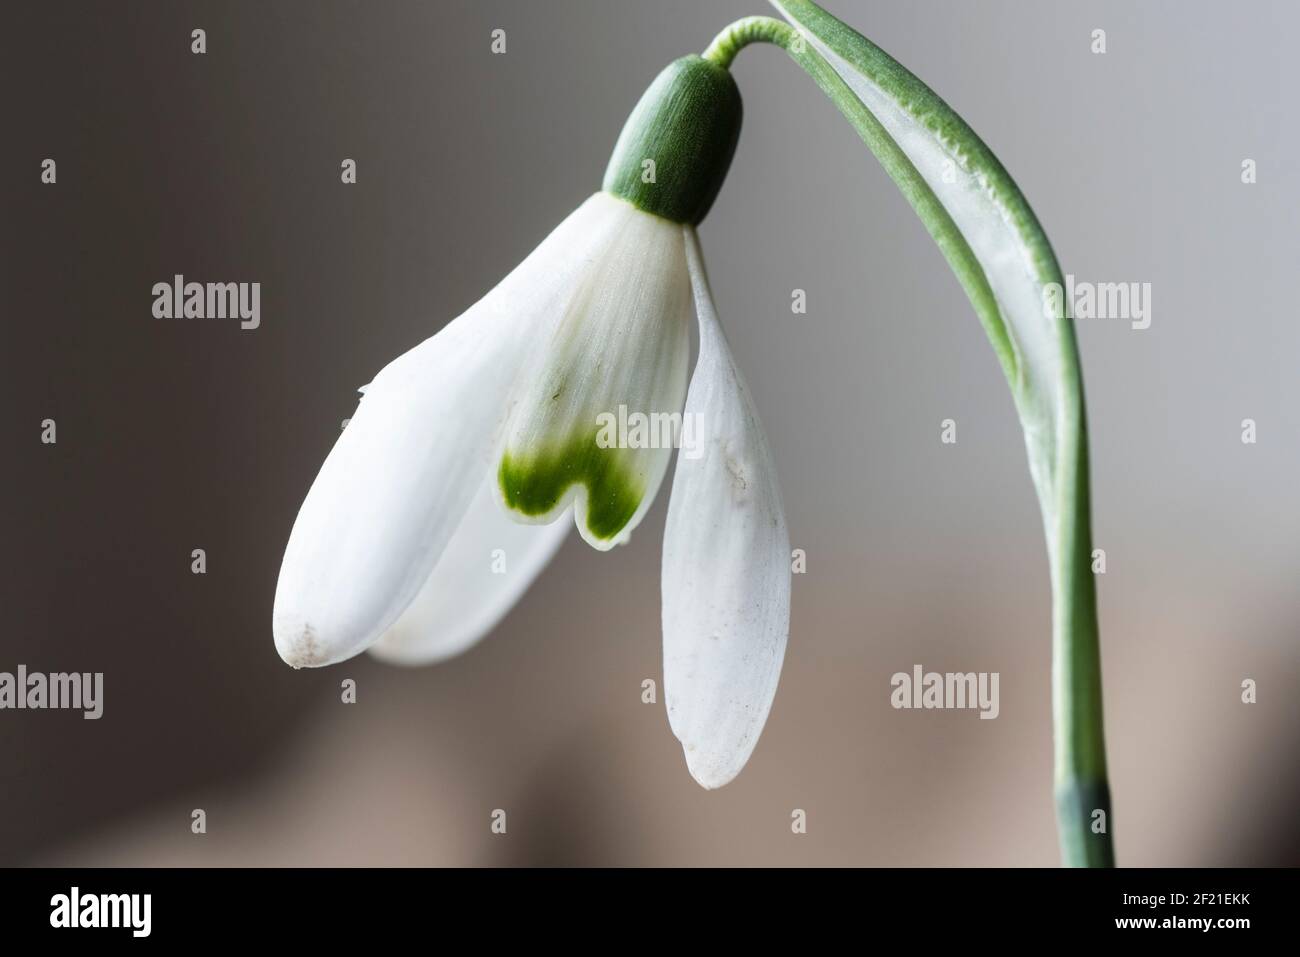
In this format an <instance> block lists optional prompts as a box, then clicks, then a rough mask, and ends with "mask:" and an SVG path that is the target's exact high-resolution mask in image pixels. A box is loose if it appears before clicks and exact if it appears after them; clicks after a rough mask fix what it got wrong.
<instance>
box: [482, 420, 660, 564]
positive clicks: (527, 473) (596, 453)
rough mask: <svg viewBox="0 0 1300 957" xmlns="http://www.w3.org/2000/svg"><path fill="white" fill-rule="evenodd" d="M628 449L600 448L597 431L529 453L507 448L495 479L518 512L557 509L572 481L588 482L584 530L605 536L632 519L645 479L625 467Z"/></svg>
mask: <svg viewBox="0 0 1300 957" xmlns="http://www.w3.org/2000/svg"><path fill="white" fill-rule="evenodd" d="M628 455H629V453H628V451H627V450H626V449H617V448H601V447H600V446H599V445H597V444H596V435H595V433H592V434H590V435H585V436H574V437H573V438H572V439H570V440H569V441H568V442H566V443H565V444H564V445H561V446H557V447H555V448H553V449H546V450H544V451H541V452H538V453H530V454H528V455H515V454H512V453H511V452H510V451H509V450H507V451H506V452H505V453H504V454H503V455H502V457H501V468H500V469H499V470H498V471H497V482H498V483H499V484H500V486H501V492H502V495H503V497H504V499H505V503H506V505H507V506H509V507H510V508H511V509H513V510H514V511H516V512H519V513H520V514H522V515H529V516H534V517H536V516H539V515H546V514H548V513H550V512H552V511H554V510H555V508H556V506H557V505H559V504H560V502H561V501H562V500H563V498H564V495H565V493H566V492H568V490H569V489H570V488H572V487H573V486H575V485H585V486H586V487H587V520H586V525H587V531H588V532H590V533H591V535H592V536H593V537H595V538H598V539H600V540H601V541H609V540H610V539H612V538H613V537H614V536H615V535H617V534H618V533H619V532H620V531H622V530H623V527H624V526H625V525H627V523H628V522H629V521H631V520H632V516H633V515H635V514H636V510H637V508H638V507H639V506H640V504H641V499H642V497H643V496H644V495H645V482H644V481H643V480H642V479H640V478H639V477H638V476H637V475H635V474H634V472H633V471H632V469H630V468H629V467H628V462H627V459H628Z"/></svg>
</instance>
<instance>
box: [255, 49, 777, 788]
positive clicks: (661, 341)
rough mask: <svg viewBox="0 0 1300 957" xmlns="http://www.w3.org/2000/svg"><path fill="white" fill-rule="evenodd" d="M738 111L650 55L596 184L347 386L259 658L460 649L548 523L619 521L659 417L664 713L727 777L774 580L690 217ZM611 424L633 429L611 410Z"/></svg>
mask: <svg viewBox="0 0 1300 957" xmlns="http://www.w3.org/2000/svg"><path fill="white" fill-rule="evenodd" d="M740 123H741V104H740V95H739V92H738V91H737V89H736V85H735V81H734V80H733V79H732V77H731V74H730V73H729V72H728V71H727V70H726V69H724V68H723V67H720V66H718V65H717V64H715V63H712V62H710V61H708V60H705V59H703V58H701V57H698V56H690V57H683V58H682V59H680V60H677V61H675V62H674V63H672V64H670V65H669V66H668V67H667V68H666V69H665V70H664V71H663V72H662V73H661V74H660V75H659V77H658V78H657V79H656V80H655V81H654V83H653V84H652V85H651V86H650V88H649V89H648V90H647V91H646V93H645V95H644V96H643V97H642V99H641V101H640V103H639V104H638V105H637V107H636V109H635V110H634V111H633V113H632V115H631V117H630V118H629V120H628V123H627V125H626V126H625V128H624V130H623V132H622V134H621V136H620V137H619V139H618V142H617V144H616V146H615V148H614V152H613V155H612V157H611V159H610V162H609V166H608V168H607V170H606V174H605V179H604V183H603V186H602V189H601V190H600V191H599V192H597V193H596V194H595V195H593V196H591V197H590V198H589V199H588V200H587V201H586V202H585V203H583V204H582V205H581V206H580V207H579V208H578V209H577V210H576V211H575V212H574V213H573V214H572V215H570V216H569V217H568V218H567V219H566V220H565V221H564V222H563V223H561V224H560V226H559V227H558V228H557V229H556V230H555V231H554V232H552V233H551V235H550V236H548V237H547V238H546V240H545V241H544V242H543V243H542V244H541V245H540V246H538V247H537V249H536V250H534V252H533V253H532V254H531V255H530V256H529V257H528V258H527V259H526V260H524V262H523V263H522V264H521V265H520V266H519V267H518V268H517V269H515V270H514V272H512V273H511V274H510V275H508V276H507V277H506V278H505V279H504V280H503V281H502V282H501V283H500V285H498V286H497V287H496V288H495V289H493V290H492V291H491V292H490V293H488V294H487V295H486V296H485V297H484V298H483V299H482V300H480V301H479V302H478V303H476V304H475V305H474V306H473V307H471V308H470V310H469V311H468V312H466V313H465V314H464V315H462V316H461V317H459V318H458V319H456V320H455V321H453V322H452V323H450V324H449V325H447V326H446V328H444V329H443V330H442V331H441V332H439V333H438V334H437V335H435V336H433V337H432V338H430V339H428V340H426V341H425V342H423V343H421V344H420V345H418V346H416V347H415V348H414V349H412V350H411V351H410V352H407V353H406V354H405V355H403V356H400V357H399V358H397V359H396V360H394V361H393V362H392V363H390V364H389V365H388V366H387V367H385V368H384V369H383V370H381V371H380V372H379V374H378V375H376V376H375V377H374V380H373V381H372V382H371V383H370V385H369V386H367V387H365V388H364V389H363V393H364V394H363V398H362V401H361V403H360V406H359V407H358V409H357V412H356V413H355V414H354V415H353V417H352V419H351V421H350V423H349V425H348V427H347V429H346V430H345V431H344V432H343V434H342V435H341V436H340V437H339V439H338V441H337V443H336V444H335V447H334V449H333V451H331V453H330V454H329V456H328V457H327V458H326V460H325V464H324V465H323V466H322V467H321V471H320V474H319V475H318V476H317V478H316V481H315V483H314V484H313V485H312V488H311V490H310V491H309V492H308V494H307V498H306V500H305V501H304V503H303V506H302V509H301V510H300V512H299V515H298V519H297V521H296V522H295V524H294V527H293V531H292V532H291V534H290V537H289V544H288V547H287V548H286V551H285V557H284V563H283V566H282V568H281V572H280V581H279V585H278V587H277V591H276V601H275V610H274V616H273V617H274V631H275V639H276V647H277V648H278V649H279V651H280V654H281V656H282V657H283V658H284V659H285V661H287V662H288V663H289V664H291V665H293V666H295V667H303V666H318V665H327V664H331V663H334V662H337V661H342V660H344V659H346V658H348V657H351V656H352V655H355V654H357V653H359V652H361V651H363V650H366V649H372V650H373V651H374V653H375V654H376V655H378V656H380V657H382V658H384V659H386V660H390V661H394V662H401V663H408V664H414V663H422V662H432V661H437V660H441V659H443V658H447V657H450V656H451V655H454V654H457V653H459V652H460V651H463V650H465V649H466V648H468V647H469V646H470V645H472V644H473V643H474V642H475V641H477V640H478V639H479V638H480V637H482V635H483V634H485V633H486V632H487V631H488V630H490V629H491V628H492V627H493V625H495V624H496V622H497V621H498V620H500V618H501V617H502V616H503V615H504V614H505V613H506V612H507V611H508V610H509V609H510V607H511V606H512V605H513V604H514V602H515V601H516V600H517V599H518V598H519V596H520V595H521V594H522V593H523V591H524V590H526V589H527V587H528V586H529V585H530V584H531V582H532V580H533V579H534V578H535V577H536V575H537V574H539V573H540V571H541V569H542V568H543V567H544V566H545V565H546V564H547V562H548V561H549V559H550V558H551V556H552V555H553V554H554V553H555V551H556V550H557V549H558V547H559V545H560V544H561V542H562V540H563V537H564V535H565V532H566V531H567V529H568V528H569V527H570V523H571V522H572V523H576V525H577V528H578V530H579V533H580V534H581V536H582V537H583V539H585V540H586V541H587V542H588V543H590V544H591V545H593V546H594V547H596V548H598V549H602V550H604V549H608V548H611V547H613V546H614V545H617V544H620V543H623V542H626V541H627V540H628V538H629V536H630V535H631V533H632V531H633V530H634V529H635V528H636V526H637V525H638V523H639V522H640V521H641V519H642V517H643V516H644V514H645V512H646V510H647V509H648V508H649V506H650V504H651V503H652V502H653V500H654V496H655V494H656V492H657V491H658V489H659V486H660V484H661V483H662V481H663V478H664V475H665V473H666V471H667V469H668V466H669V464H670V462H671V460H672V455H673V444H674V443H673V441H663V437H664V433H663V432H662V430H656V429H655V428H654V427H653V426H655V425H657V424H660V423H663V422H665V421H666V422H669V423H672V426H673V427H672V430H671V434H672V436H674V437H675V440H676V441H677V442H681V441H682V440H683V439H682V437H683V436H684V435H687V434H690V435H691V437H692V440H693V442H695V443H697V444H696V445H694V446H693V447H692V449H691V450H690V451H689V453H687V452H685V450H683V452H682V453H679V455H678V459H677V469H676V474H675V476H674V480H673V489H672V499H671V502H670V505H669V513H668V525H667V529H666V532H665V541H664V562H663V629H664V685H665V698H666V703H667V708H668V714H669V720H670V724H671V727H672V729H673V731H674V733H675V734H676V735H677V736H678V738H679V739H680V740H681V741H682V745H683V749H684V751H685V754H686V759H687V764H688V766H689V768H690V770H691V773H692V774H693V775H694V776H695V778H696V779H697V780H698V781H699V782H700V783H701V784H703V785H704V786H705V787H717V786H720V785H722V784H725V783H726V782H727V781H729V780H731V779H732V778H733V777H734V776H735V775H736V774H737V773H738V772H739V771H740V769H741V767H742V766H743V765H744V763H745V762H746V760H748V757H749V755H750V753H751V752H752V750H753V748H754V745H755V743H756V742H757V739H758V735H759V732H760V731H761V730H762V726H763V723H764V721H765V720H766V717H767V713H768V710H769V709H770V706H771V702H772V697H773V694H774V693H775V689H776V683H777V678H778V676H779V674H780V668H781V662H782V659H783V656H784V651H785V643H786V634H787V630H788V623H789V591H790V580H789V564H788V563H789V543H788V538H787V535H786V529H785V519H784V513H783V511H782V508H781V503H780V495H779V492H778V489H777V484H776V476H775V472H774V468H773V464H772V460H771V455H770V453H769V451H768V448H767V442H766V439H765V438H764V436H763V433H762V431H761V429H760V427H759V424H758V418H757V415H756V413H755V410H754V405H753V401H752V399H751V397H750V395H749V392H748V390H747V389H746V387H745V385H744V382H743V379H742V378H741V376H740V374H739V372H738V371H737V370H736V368H735V366H734V363H733V361H732V358H731V353H730V350H729V348H728V346H727V342H726V338H725V336H724V335H723V333H722V329H721V326H720V325H719V323H718V319H717V315H716V312H715V310H714V308H713V304H712V301H711V295H710V291H709V287H708V281H707V278H706V276H705V272H704V265H703V260H702V258H701V254H700V250H699V241H698V237H697V236H696V233H695V226H696V225H697V224H698V223H699V222H700V220H701V219H703V217H704V215H705V214H706V213H707V212H708V210H709V208H710V206H712V204H713V201H714V199H715V198H716V196H717V194H718V190H719V189H720V188H721V186H722V182H723V179H724V178H725V176H726V172H727V168H728V166H729V165H730V161H731V157H732V154H733V153H734V151H735V147H736V142H737V139H738V137H739V133H740ZM692 315H694V316H695V317H696V318H697V319H698V327H699V339H700V349H699V356H698V359H697V362H696V366H695V372H694V375H693V377H691V376H690V375H689V372H690V332H691V322H690V320H691V317H692ZM688 379H689V387H688ZM629 418H631V419H633V420H635V422H636V423H637V425H636V427H634V428H633V429H631V430H629V429H626V428H623V427H620V428H617V429H615V428H613V427H612V423H613V422H618V423H620V426H621V424H622V423H624V422H626V421H627V420H628V419H629ZM645 423H650V424H651V427H649V428H647V427H646V425H645ZM688 424H689V425H695V424H698V427H697V428H689V427H688ZM570 512H571V513H572V516H573V517H572V518H569V517H567V516H568V514H569V513H570ZM494 554H499V555H500V556H501V557H502V558H503V559H504V567H496V562H494V559H493V555H494Z"/></svg>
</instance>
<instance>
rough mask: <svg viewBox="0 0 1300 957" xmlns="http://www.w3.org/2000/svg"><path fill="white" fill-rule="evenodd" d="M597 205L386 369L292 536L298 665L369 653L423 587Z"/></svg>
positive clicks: (290, 636)
mask: <svg viewBox="0 0 1300 957" xmlns="http://www.w3.org/2000/svg"><path fill="white" fill-rule="evenodd" d="M601 209H602V206H601V205H600V204H598V203H596V202H595V197H593V198H592V199H589V200H588V201H587V202H586V203H584V204H583V205H582V206H581V207H579V208H578V209H577V210H576V211H575V212H574V213H572V214H571V215H570V216H569V217H568V218H567V219H566V220H565V221H564V222H563V223H561V224H560V225H559V226H558V227H557V228H556V229H555V230H554V231H553V232H552V233H551V234H550V236H548V237H547V238H546V239H545V240H544V241H543V242H542V244H541V245H540V246H538V247H537V249H535V250H534V251H533V252H532V253H531V254H530V255H529V256H528V257H527V258H526V259H525V260H524V262H522V263H521V264H520V265H519V266H518V267H517V268H516V269H515V270H514V271H513V272H511V273H510V275H508V276H507V277H506V278H505V279H504V280H502V282H501V283H500V284H499V285H498V286H497V287H496V288H495V289H493V290H492V291H491V292H490V293H488V294H487V295H486V296H485V297H484V298H483V299H481V300H480V301H479V302H478V303H476V304H475V305H474V306H472V307H471V308H470V309H469V310H468V311H467V312H466V313H464V314H463V315H462V316H460V317H459V318H458V319H456V320H455V321H453V322H452V323H450V324H449V325H448V326H447V327H446V328H444V329H443V330H442V331H441V332H439V333H438V334H437V335H435V336H433V337H432V338H430V339H427V340H425V341H424V342H423V343H421V344H420V345H418V346H416V347H415V348H414V349H412V350H410V351H409V352H407V353H405V354H404V355H402V356H400V357H399V358H397V359H395V360H394V361H393V362H391V363H389V364H388V365H387V366H386V367H385V368H384V369H383V370H382V371H381V372H380V373H379V375H377V376H376V377H375V379H374V381H373V382H371V383H370V385H369V386H367V387H366V389H365V393H364V396H363V398H362V399H361V402H360V405H359V406H358V407H357V411H356V413H355V414H354V415H353V416H352V420H351V421H350V422H349V424H348V426H347V428H346V429H344V431H343V434H342V435H340V436H339V438H338V441H337V442H336V443H335V445H334V448H333V450H332V451H331V452H330V454H329V456H328V457H327V458H326V459H325V463H324V465H322V466H321V470H320V473H319V474H318V475H317V477H316V481H315V482H314V483H313V484H312V487H311V490H310V491H309V492H308V493H307V498H306V500H305V501H304V502H303V505H302V508H301V509H300V511H299V513H298V518H297V520H296V521H295V522H294V526H293V531H292V532H291V533H290V535H289V544H288V546H287V547H286V549H285V555H284V561H283V564H282V565H281V569H280V579H279V583H278V585H277V587H276V596H275V609H274V613H273V629H274V632H275V644H276V648H277V650H278V651H279V652H280V655H281V657H282V658H284V660H285V661H286V662H287V663H289V664H290V665H292V666H294V667H297V668H300V667H304V666H308V667H310V666H319V665H327V664H332V663H334V662H337V661H342V660H344V659H346V658H349V657H351V656H352V655H355V654H357V653H359V652H360V651H363V650H364V649H365V648H367V647H368V646H370V645H371V644H373V643H374V642H375V641H376V640H377V639H378V638H379V636H380V635H381V634H383V633H384V631H386V630H387V629H388V628H389V627H390V626H391V625H392V624H393V623H394V622H395V621H396V620H397V618H398V616H399V615H400V614H401V613H402V611H403V610H404V609H405V608H406V607H407V606H408V605H410V603H411V602H412V600H413V599H414V598H415V596H416V594H417V593H418V592H419V591H420V589H421V588H422V587H423V586H424V585H425V583H426V582H427V581H428V580H429V575H430V573H431V572H432V570H433V567H434V564H435V563H436V562H437V560H438V556H439V555H441V554H442V552H443V550H444V548H445V547H446V546H447V543H448V542H449V541H450V540H451V537H452V535H453V534H454V533H455V531H456V529H457V528H458V527H459V526H460V524H461V520H462V519H463V517H464V516H465V513H466V510H467V509H468V508H469V506H470V502H471V501H472V500H473V498H474V495H475V492H476V491H477V490H478V488H479V485H480V482H481V481H482V478H483V475H484V473H485V472H486V471H487V470H488V468H489V467H490V464H491V462H492V459H493V454H494V452H495V449H496V448H497V446H498V444H499V441H500V435H501V427H502V425H503V423H504V416H505V411H506V408H507V397H508V396H509V394H510V389H511V387H512V385H513V383H514V380H515V377H516V376H517V375H518V372H519V369H520V367H521V365H522V363H523V361H524V359H525V356H526V355H527V353H528V350H529V349H530V348H531V347H533V345H534V343H535V342H536V341H538V339H539V338H540V340H541V341H545V338H546V331H547V329H548V328H549V326H550V325H551V324H552V323H553V321H554V317H555V316H556V315H558V314H560V311H561V308H562V306H563V304H564V303H565V302H566V301H567V300H568V299H569V298H570V296H571V293H572V289H573V287H574V284H575V282H576V281H577V279H578V277H579V276H581V275H582V274H583V273H584V271H585V270H586V269H587V266H588V263H589V261H590V260H591V258H592V256H593V255H594V251H595V250H596V249H600V248H604V247H606V246H607V245H608V243H609V241H610V237H609V236H608V235H606V232H607V230H608V229H609V228H610V227H611V226H612V225H613V224H611V223H610V221H609V218H608V217H607V216H602V215H601Z"/></svg>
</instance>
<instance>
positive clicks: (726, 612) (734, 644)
mask: <svg viewBox="0 0 1300 957" xmlns="http://www.w3.org/2000/svg"><path fill="white" fill-rule="evenodd" d="M685 233H686V245H687V255H688V262H689V265H690V270H691V280H692V284H693V287H694V293H695V306H696V310H697V312H698V315H699V326H700V356H699V360H698V362H697V363H696V366H695V374H694V375H693V376H692V377H691V385H690V392H689V393H688V394H687V397H686V415H687V416H698V419H697V421H698V422H699V427H698V430H699V434H700V435H701V436H702V438H703V443H702V448H701V449H700V451H701V452H702V454H688V452H687V451H686V450H683V451H682V452H680V453H679V454H678V457H677V470H676V474H675V475H674V477H673V486H672V496H671V498H670V500H669V504H668V523H667V527H666V529H665V531H664V554H663V629H664V697H665V700H666V702H667V707H668V721H669V724H670V725H671V726H672V729H673V734H675V735H676V736H677V738H678V739H679V740H680V741H681V743H682V750H683V751H684V753H685V755H686V763H687V766H688V767H689V768H690V772H691V775H692V776H693V777H694V778H695V780H696V781H698V782H699V783H700V784H701V785H703V786H704V787H706V788H717V787H721V786H722V785H724V784H726V783H727V782H728V781H730V780H731V779H732V778H734V777H735V776H736V775H737V774H739V773H740V769H741V768H742V767H744V765H745V762H746V761H748V760H749V756H750V754H751V753H752V752H753V750H754V745H755V744H757V742H758V736H759V733H760V732H761V731H762V730H763V725H764V723H765V722H766V721H767V715H768V712H769V710H770V709H771V707H772V698H773V696H774V695H775V694H776V685H777V680H778V679H779V678H780V675H781V663H782V661H783V660H784V658H785V646H786V639H787V637H788V635H789V630H790V538H789V535H788V534H787V532H786V525H785V511H784V509H783V508H782V506H781V493H780V489H779V488H778V486H777V481H776V469H775V467H774V465H773V462H772V453H771V451H770V450H769V448H768V444H767V439H766V438H765V436H764V435H763V429H762V426H761V425H760V424H759V421H758V413H757V412H756V411H755V408H754V402H753V398H752V397H751V396H750V392H749V389H748V387H746V385H745V380H744V378H743V377H742V376H741V374H740V371H739V370H738V369H737V368H736V366H735V362H734V360H733V359H732V356H731V350H730V348H729V347H728V345H727V339H726V336H725V335H724V333H723V331H722V326H721V325H720V324H719V322H718V318H717V313H716V311H715V310H714V307H713V301H712V298H711V296H710V293H709V285H708V279H707V277H706V275H705V272H704V265H703V260H702V259H701V257H700V251H699V243H698V240H697V238H696V236H695V230H693V229H689V228H688V229H686V230H685Z"/></svg>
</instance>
